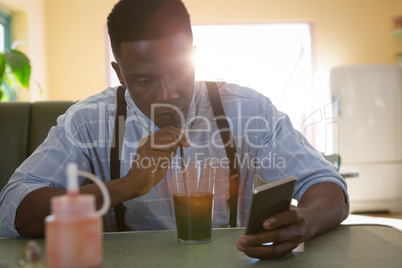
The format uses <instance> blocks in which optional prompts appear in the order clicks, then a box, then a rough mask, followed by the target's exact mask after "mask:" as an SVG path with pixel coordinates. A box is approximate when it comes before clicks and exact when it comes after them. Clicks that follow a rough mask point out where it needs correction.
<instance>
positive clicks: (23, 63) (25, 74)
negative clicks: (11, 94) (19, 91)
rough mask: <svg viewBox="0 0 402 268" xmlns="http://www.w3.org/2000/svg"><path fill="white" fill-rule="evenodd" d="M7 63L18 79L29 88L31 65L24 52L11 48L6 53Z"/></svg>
mask: <svg viewBox="0 0 402 268" xmlns="http://www.w3.org/2000/svg"><path fill="white" fill-rule="evenodd" d="M4 59H5V62H6V65H8V66H9V67H10V69H11V73H13V74H14V75H15V77H16V78H17V80H18V81H19V82H20V83H21V85H22V86H23V87H25V88H29V77H30V76H31V65H30V63H29V59H28V57H27V56H25V54H24V53H22V52H20V51H18V50H10V51H7V52H6V53H5V54H4Z"/></svg>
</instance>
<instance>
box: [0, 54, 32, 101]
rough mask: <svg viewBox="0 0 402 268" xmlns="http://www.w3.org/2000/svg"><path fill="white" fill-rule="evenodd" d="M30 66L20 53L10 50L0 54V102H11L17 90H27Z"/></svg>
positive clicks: (25, 57)
mask: <svg viewBox="0 0 402 268" xmlns="http://www.w3.org/2000/svg"><path fill="white" fill-rule="evenodd" d="M30 76H31V65H30V63H29V59H28V57H27V56H26V55H25V54H24V53H22V52H21V51H18V50H15V49H10V50H8V51H5V52H2V53H0V101H13V100H15V99H16V97H17V90H18V89H19V88H25V89H28V88H29V79H30Z"/></svg>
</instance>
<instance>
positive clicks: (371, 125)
mask: <svg viewBox="0 0 402 268" xmlns="http://www.w3.org/2000/svg"><path fill="white" fill-rule="evenodd" d="M330 91H331V95H332V99H333V100H337V101H335V102H333V108H335V114H336V112H337V117H336V120H337V122H338V127H337V128H334V133H333V138H334V140H333V144H334V145H335V146H336V147H337V150H338V153H339V155H340V156H341V160H342V166H345V167H349V168H353V169H356V170H358V172H359V176H358V177H356V178H347V179H346V182H347V184H348V192H349V196H350V200H351V212H363V211H383V210H386V211H390V212H401V211H402V70H401V67H398V66H397V65H385V64H384V65H383V64H370V65H369V64H365V65H353V66H344V67H339V68H334V69H332V70H331V72H330ZM333 110H334V109H333Z"/></svg>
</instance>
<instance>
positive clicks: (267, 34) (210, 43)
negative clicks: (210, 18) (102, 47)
mask: <svg viewBox="0 0 402 268" xmlns="http://www.w3.org/2000/svg"><path fill="white" fill-rule="evenodd" d="M193 35H194V45H195V46H197V52H196V55H195V65H196V70H195V75H196V79H197V80H223V81H226V82H230V83H236V84H240V85H244V86H248V87H250V88H253V89H255V90H257V91H259V92H261V93H262V94H264V95H265V96H267V97H268V98H270V99H271V101H272V102H273V103H274V105H275V106H276V107H277V108H278V109H279V110H281V111H284V112H286V113H287V114H288V115H289V117H290V119H291V121H292V123H293V126H294V127H295V128H296V129H297V130H299V131H301V132H302V133H303V134H304V135H306V137H307V138H308V139H309V140H311V139H312V137H313V133H312V128H306V129H303V126H304V122H305V119H306V118H307V117H308V115H309V114H311V112H312V111H311V109H312V94H311V92H312V90H311V84H312V81H311V77H312V48H311V47H312V41H311V35H312V26H311V24H309V23H266V24H242V25H194V26H193ZM110 56H111V57H112V53H111V52H110ZM110 69H111V70H110V76H109V77H110V78H109V81H110V84H111V85H118V84H119V82H118V80H117V77H116V76H115V74H114V71H113V70H112V68H110ZM313 143H314V142H313Z"/></svg>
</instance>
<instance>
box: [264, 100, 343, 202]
mask: <svg viewBox="0 0 402 268" xmlns="http://www.w3.org/2000/svg"><path fill="white" fill-rule="evenodd" d="M266 103H267V104H266V106H265V108H264V109H263V110H264V111H265V118H269V119H272V120H269V121H268V120H261V125H260V129H262V130H264V131H261V132H260V137H259V140H260V144H261V148H259V149H258V153H257V155H258V156H257V158H258V159H260V161H261V166H262V165H263V164H264V163H265V165H267V164H268V165H269V167H268V168H259V169H258V170H257V173H259V174H260V175H261V178H263V179H265V180H267V181H275V180H279V179H282V178H285V177H289V176H296V178H297V183H296V187H295V192H294V198H295V199H296V200H299V199H300V198H301V197H302V195H303V194H304V192H305V191H306V190H307V189H308V188H309V187H311V186H312V185H314V184H316V183H319V182H332V183H335V184H336V185H338V186H339V187H340V188H341V189H342V190H343V192H344V195H345V200H346V202H348V203H349V196H348V194H347V185H346V182H345V180H344V178H343V177H342V176H340V174H339V173H338V172H337V171H336V169H335V168H334V166H333V165H332V164H331V163H330V162H328V161H327V160H325V159H324V157H323V156H322V155H321V153H319V152H318V151H317V150H315V149H314V147H313V146H312V145H311V144H310V143H309V142H308V141H307V139H306V138H305V137H304V136H303V135H302V134H301V133H300V132H298V131H297V130H296V129H294V128H293V125H292V123H291V122H290V119H289V117H288V116H287V115H286V114H284V113H282V112H279V111H278V110H277V109H276V108H275V107H274V106H273V104H272V103H270V102H269V100H267V101H266ZM264 159H265V162H264Z"/></svg>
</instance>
